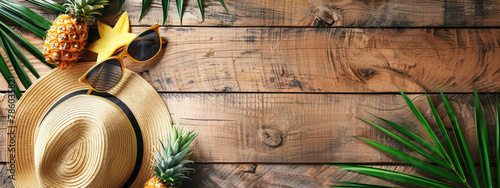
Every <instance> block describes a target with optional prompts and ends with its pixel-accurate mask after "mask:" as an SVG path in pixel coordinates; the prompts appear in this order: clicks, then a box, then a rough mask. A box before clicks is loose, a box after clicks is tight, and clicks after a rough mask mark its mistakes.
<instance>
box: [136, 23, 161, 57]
mask: <svg viewBox="0 0 500 188" xmlns="http://www.w3.org/2000/svg"><path fill="white" fill-rule="evenodd" d="M160 45H161V44H160V36H159V35H158V33H157V32H156V31H155V30H152V29H150V30H147V31H145V32H144V33H141V34H140V35H139V36H138V37H137V38H136V39H134V40H133V41H132V42H131V43H130V45H129V47H128V53H129V54H130V56H131V57H132V58H134V59H136V60H138V61H146V60H149V59H151V58H153V57H154V56H155V55H156V54H157V53H158V51H159V50H160Z"/></svg>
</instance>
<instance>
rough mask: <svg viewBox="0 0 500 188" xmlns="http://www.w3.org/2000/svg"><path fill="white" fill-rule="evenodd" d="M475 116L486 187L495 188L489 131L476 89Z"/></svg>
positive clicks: (480, 162)
mask: <svg viewBox="0 0 500 188" xmlns="http://www.w3.org/2000/svg"><path fill="white" fill-rule="evenodd" d="M474 109H475V111H474V116H475V118H474V119H475V123H476V138H477V147H478V151H479V164H480V165H481V172H482V175H483V181H484V185H485V187H493V180H492V179H491V168H490V157H489V152H488V131H487V130H486V122H485V120H484V115H483V110H482V109H481V101H480V100H479V96H478V94H477V90H476V87H474Z"/></svg>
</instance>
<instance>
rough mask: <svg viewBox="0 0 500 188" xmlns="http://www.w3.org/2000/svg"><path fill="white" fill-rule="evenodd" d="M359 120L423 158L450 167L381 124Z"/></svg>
mask: <svg viewBox="0 0 500 188" xmlns="http://www.w3.org/2000/svg"><path fill="white" fill-rule="evenodd" d="M360 120H361V121H364V122H366V123H368V124H369V125H371V126H373V127H375V128H377V129H378V130H380V131H382V132H384V133H385V134H387V135H389V136H390V137H392V138H394V139H396V140H397V141H398V142H400V143H402V144H403V145H405V146H407V147H409V148H411V149H413V150H415V151H416V152H417V153H419V154H420V155H422V156H424V157H425V158H427V159H429V160H430V161H432V162H434V163H437V164H438V165H441V166H443V167H445V168H448V169H450V168H451V167H450V165H449V164H448V163H446V162H444V161H443V160H441V159H440V158H438V157H436V156H434V155H432V154H430V153H429V152H427V151H425V150H423V149H422V148H419V147H418V146H417V145H415V144H413V143H412V142H410V141H408V140H406V139H404V138H403V137H401V136H398V135H397V134H394V133H392V132H391V131H389V130H387V129H385V128H383V127H381V126H379V125H377V124H375V123H373V122H370V121H368V120H365V119H360ZM402 129H404V130H406V131H408V130H407V129H405V128H402Z"/></svg>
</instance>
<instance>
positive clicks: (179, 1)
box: [175, 0, 184, 24]
mask: <svg viewBox="0 0 500 188" xmlns="http://www.w3.org/2000/svg"><path fill="white" fill-rule="evenodd" d="M175 2H177V11H179V19H180V20H181V24H182V12H183V10H184V0H175Z"/></svg>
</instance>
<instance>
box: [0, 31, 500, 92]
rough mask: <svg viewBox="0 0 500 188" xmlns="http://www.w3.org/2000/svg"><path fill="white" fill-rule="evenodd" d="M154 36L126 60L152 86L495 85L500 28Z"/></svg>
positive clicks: (462, 88) (495, 88)
mask: <svg viewBox="0 0 500 188" xmlns="http://www.w3.org/2000/svg"><path fill="white" fill-rule="evenodd" d="M143 29H145V27H133V31H132V32H135V33H137V32H140V31H142V30H143ZM161 35H162V36H163V37H164V38H165V39H166V40H168V44H167V45H166V46H165V48H164V49H163V50H162V52H161V54H160V55H159V56H158V58H156V60H152V61H151V62H148V63H131V62H128V61H127V62H126V66H127V67H128V68H130V69H132V70H134V71H137V72H141V74H142V75H143V76H144V77H145V78H146V79H147V80H148V81H149V82H150V83H151V84H152V85H153V86H154V87H155V88H156V89H157V90H158V91H196V92H199V91H201V92H214V91H239V92H360V93H365V92H366V93H371V92H396V91H397V90H396V88H395V87H394V84H397V85H398V86H399V87H401V88H402V89H403V90H405V91H407V92H422V90H421V89H420V86H423V87H424V88H425V89H427V90H428V91H432V92H436V91H437V89H436V88H435V86H439V87H440V88H441V89H442V90H443V91H446V92H472V86H473V85H475V86H476V87H477V88H478V89H479V90H480V91H484V92H500V82H498V80H500V63H498V59H500V50H499V48H500V29H355V28H267V27H266V28H204V27H201V28H200V27H180V28H175V27H174V28H172V27H162V28H161ZM25 36H26V38H28V39H29V40H30V41H32V42H33V44H34V45H36V46H37V47H39V48H40V49H41V46H42V40H41V39H39V38H36V37H34V36H33V35H32V34H27V35H25ZM91 36H93V38H94V39H93V40H95V38H97V32H96V31H95V30H94V31H93V32H92V33H91ZM26 54H27V53H26ZM95 57H96V56H95V54H92V52H87V55H86V56H85V57H84V58H83V59H82V61H95ZM29 58H30V60H32V62H33V64H34V65H35V68H37V70H38V71H39V72H40V73H41V74H42V75H43V74H44V73H46V72H47V71H48V70H49V68H48V67H47V66H45V65H43V64H40V63H39V62H37V60H36V59H34V58H33V57H31V56H29ZM33 80H34V79H33ZM6 89H7V85H6V82H5V81H4V80H3V79H0V90H2V91H5V90H6Z"/></svg>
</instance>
